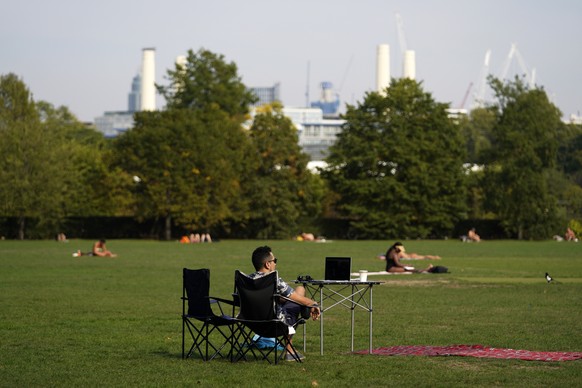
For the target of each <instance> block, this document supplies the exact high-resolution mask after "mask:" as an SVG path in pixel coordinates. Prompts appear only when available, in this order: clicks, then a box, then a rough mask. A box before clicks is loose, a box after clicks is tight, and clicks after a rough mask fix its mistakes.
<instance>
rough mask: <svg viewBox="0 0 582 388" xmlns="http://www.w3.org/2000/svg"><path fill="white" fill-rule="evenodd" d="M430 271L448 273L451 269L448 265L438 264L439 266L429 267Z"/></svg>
mask: <svg viewBox="0 0 582 388" xmlns="http://www.w3.org/2000/svg"><path fill="white" fill-rule="evenodd" d="M428 272H430V273H448V272H449V269H448V268H447V267H443V266H442V265H437V266H435V267H432V268H431V269H429V270H428Z"/></svg>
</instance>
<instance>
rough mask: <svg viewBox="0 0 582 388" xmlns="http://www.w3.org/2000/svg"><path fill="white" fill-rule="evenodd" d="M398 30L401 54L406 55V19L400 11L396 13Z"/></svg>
mask: <svg viewBox="0 0 582 388" xmlns="http://www.w3.org/2000/svg"><path fill="white" fill-rule="evenodd" d="M396 32H397V34H398V43H399V44H400V55H402V57H404V53H405V52H406V37H405V36H404V21H403V20H402V16H400V14H399V13H396Z"/></svg>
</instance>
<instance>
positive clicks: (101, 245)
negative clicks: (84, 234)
mask: <svg viewBox="0 0 582 388" xmlns="http://www.w3.org/2000/svg"><path fill="white" fill-rule="evenodd" d="M92 253H93V256H100V257H117V255H116V254H115V253H113V252H111V251H110V250H108V249H107V247H106V246H105V240H104V239H101V240H99V241H96V242H95V244H93V250H92Z"/></svg>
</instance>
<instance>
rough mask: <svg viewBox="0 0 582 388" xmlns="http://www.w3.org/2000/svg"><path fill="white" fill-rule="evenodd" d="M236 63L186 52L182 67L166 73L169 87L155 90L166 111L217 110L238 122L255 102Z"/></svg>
mask: <svg viewBox="0 0 582 388" xmlns="http://www.w3.org/2000/svg"><path fill="white" fill-rule="evenodd" d="M237 71H238V70H237V66H236V64H235V63H233V62H230V63H227V62H226V61H225V59H224V56H223V55H219V54H215V53H212V52H210V51H208V50H205V49H200V50H199V51H198V52H196V53H194V52H193V51H192V50H189V51H188V56H187V58H186V63H185V65H179V64H176V68H175V69H174V70H168V72H167V78H168V80H169V81H170V84H169V85H168V86H158V90H159V92H160V93H161V94H162V95H163V96H164V97H165V99H166V102H167V104H168V109H188V110H193V111H207V110H209V109H218V110H221V111H223V112H225V113H226V114H227V115H228V116H230V117H233V118H237V119H239V120H240V121H241V122H242V121H244V120H245V119H246V117H245V116H246V114H247V113H248V112H249V106H250V105H251V104H252V103H254V102H255V101H257V98H256V97H255V96H254V95H253V94H252V93H251V92H250V91H248V90H247V88H246V87H245V85H244V84H243V83H242V80H241V78H240V77H239V76H238V73H237Z"/></svg>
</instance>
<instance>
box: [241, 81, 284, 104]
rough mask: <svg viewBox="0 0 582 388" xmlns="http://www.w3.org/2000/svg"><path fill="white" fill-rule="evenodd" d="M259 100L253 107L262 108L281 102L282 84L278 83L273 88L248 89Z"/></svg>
mask: <svg viewBox="0 0 582 388" xmlns="http://www.w3.org/2000/svg"><path fill="white" fill-rule="evenodd" d="M248 90H249V91H250V92H252V93H253V94H254V95H255V96H257V98H258V99H259V100H258V101H257V102H255V103H254V104H253V106H255V107H256V106H261V105H265V104H272V103H274V102H281V84H279V83H276V84H275V85H273V86H271V87H268V86H267V87H250V88H248Z"/></svg>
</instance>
